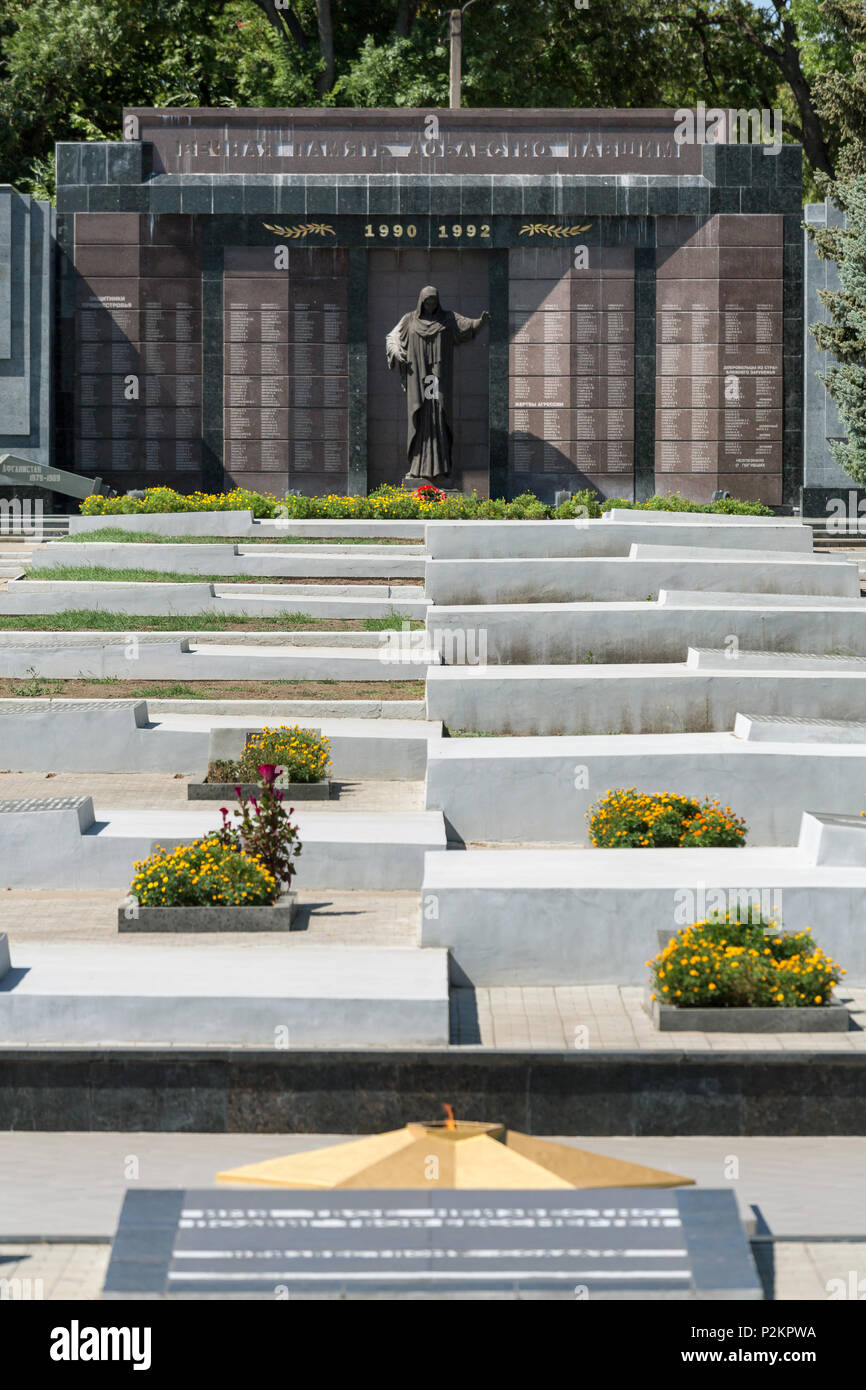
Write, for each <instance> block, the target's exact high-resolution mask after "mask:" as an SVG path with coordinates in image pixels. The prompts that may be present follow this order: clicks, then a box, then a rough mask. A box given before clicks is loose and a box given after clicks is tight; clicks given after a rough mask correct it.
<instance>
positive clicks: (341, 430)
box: [289, 407, 348, 441]
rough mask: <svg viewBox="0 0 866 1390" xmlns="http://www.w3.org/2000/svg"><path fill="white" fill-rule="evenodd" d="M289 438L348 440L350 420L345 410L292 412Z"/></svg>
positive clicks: (303, 410) (300, 410)
mask: <svg viewBox="0 0 866 1390" xmlns="http://www.w3.org/2000/svg"><path fill="white" fill-rule="evenodd" d="M289 438H290V439H294V440H296V441H297V440H300V439H320V440H334V439H346V438H348V418H347V415H346V411H345V410H310V409H307V408H304V407H301V408H300V409H296V410H292V412H291V414H290V418H289Z"/></svg>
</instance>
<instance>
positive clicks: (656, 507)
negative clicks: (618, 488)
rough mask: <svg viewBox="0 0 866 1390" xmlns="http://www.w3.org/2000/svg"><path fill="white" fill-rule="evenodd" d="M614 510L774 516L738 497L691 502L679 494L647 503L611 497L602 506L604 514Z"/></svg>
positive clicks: (650, 498)
mask: <svg viewBox="0 0 866 1390" xmlns="http://www.w3.org/2000/svg"><path fill="white" fill-rule="evenodd" d="M614 508H618V509H621V508H629V509H631V510H632V511H644V512H711V513H714V514H715V515H722V516H772V515H773V509H772V507H766V506H764V503H763V502H742V501H740V499H739V498H737V497H728V498H724V499H722V500H721V501H719V502H690V501H689V500H688V498H686V497H682V496H681V495H680V493H678V492H668V493H666V494H665V495H664V496H661V494H659V493H655V494H654V495H653V496H652V497H648V498H647V499H646V501H645V502H629V501H628V500H627V498H623V497H609V498H608V499H607V500H606V501H604V502H602V504H601V510H602V511H603V512H610V511H613V510H614Z"/></svg>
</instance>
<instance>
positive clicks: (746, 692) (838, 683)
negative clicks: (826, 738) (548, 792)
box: [427, 661, 866, 735]
mask: <svg viewBox="0 0 866 1390" xmlns="http://www.w3.org/2000/svg"><path fill="white" fill-rule="evenodd" d="M864 708H866V672H863V671H862V670H861V668H860V667H859V665H858V664H854V663H852V665H851V666H849V667H846V668H845V669H844V670H830V671H825V670H816V669H812V670H809V669H806V670H797V669H785V668H784V667H780V668H779V669H777V670H771V671H768V670H760V669H758V670H755V669H749V668H748V667H747V666H746V665H744V664H743V663H742V662H737V661H731V662H728V663H727V666H726V667H719V668H718V669H714V670H696V669H693V668H691V667H689V666H687V665H686V663H685V662H681V663H677V662H670V663H661V662H659V663H650V662H647V663H645V664H631V665H629V664H622V665H598V666H595V665H593V666H588V665H580V666H564V665H562V666H436V667H431V668H430V670H429V672H428V675H427V717H428V719H441V720H442V722H443V723H444V724H446V725H447V726H448V728H450V729H464V730H468V731H471V732H475V733H488V734H533V735H536V734H635V733H643V734H649V733H657V734H668V733H706V732H710V731H713V730H724V731H728V730H730V729H732V728H733V726H734V721H735V719H736V717H737V714H738V713H739V711H740V710H743V709H747V710H749V711H751V712H752V713H753V714H768V715H772V714H784V715H793V716H797V717H801V716H802V717H805V718H808V717H810V716H814V715H816V714H820V716H821V717H822V718H827V719H859V718H860V717H861V716H862V714H863V710H864Z"/></svg>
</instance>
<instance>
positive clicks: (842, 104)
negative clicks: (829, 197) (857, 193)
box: [810, 0, 866, 201]
mask: <svg viewBox="0 0 866 1390" xmlns="http://www.w3.org/2000/svg"><path fill="white" fill-rule="evenodd" d="M820 11H821V18H822V20H823V24H824V36H823V42H822V43H821V46H820V49H818V51H817V52H815V53H814V60H813V72H814V84H813V90H814V100H815V107H816V109H817V111H818V114H819V116H820V118H821V121H822V124H823V126H824V128H825V130H826V131H827V133H828V137H829V138H830V139H831V141H832V144H833V146H834V149H835V151H836V158H835V173H836V178H837V180H838V181H841V182H846V181H848V180H850V179H852V178H856V177H857V176H858V175H860V174H866V64H864V61H863V60H864V53H866V0H825V2H824V3H823V4H822V5H821V6H820ZM812 52H813V50H812V49H810V54H811V53H812ZM824 185H825V186H824V191H829V192H831V193H833V196H834V197H835V196H836V194H835V191H834V190H833V188H832V186H827V184H826V181H824ZM836 201H838V198H837V199H836Z"/></svg>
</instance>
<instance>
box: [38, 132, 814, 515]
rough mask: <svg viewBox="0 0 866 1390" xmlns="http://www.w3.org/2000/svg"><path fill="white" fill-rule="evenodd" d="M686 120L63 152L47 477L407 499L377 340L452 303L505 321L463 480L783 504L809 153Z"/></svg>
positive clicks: (471, 421)
mask: <svg viewBox="0 0 866 1390" xmlns="http://www.w3.org/2000/svg"><path fill="white" fill-rule="evenodd" d="M677 130H678V124H677V120H676V113H675V112H674V111H673V110H629V111H615V110H610V111H593V110H565V111H557V110H504V109H503V110H472V109H467V108H463V109H455V110H439V111H421V110H393V111H392V110H346V109H339V108H333V109H327V110H313V109H303V110H239V109H222V108H221V109H215V110H204V109H202V110H184V109H175V108H172V109H166V110H149V109H130V110H127V111H126V112H125V113H124V133H125V136H126V138H125V139H124V140H123V141H118V142H114V143H112V142H89V143H63V144H60V145H58V151H57V153H58V158H57V227H56V235H57V241H58V243H59V247H60V252H61V254H60V257H59V264H58V293H57V297H56V298H57V321H56V325H55V327H56V332H57V340H58V362H59V378H58V381H57V390H56V434H55V442H56V457H55V463H56V465H57V466H58V467H60V468H64V469H69V470H73V471H76V472H80V473H85V474H88V475H91V476H95V477H99V478H102V479H104V480H105V482H106V484H107V485H109V486H111V487H113V488H115V489H116V490H117V491H125V490H127V489H129V488H136V487H142V486H149V485H153V484H156V483H165V484H170V485H172V486H174V487H176V488H178V489H180V490H182V491H185V492H189V491H192V490H193V489H196V488H202V489H206V490H217V489H223V488H230V487H233V486H245V487H251V488H255V489H262V490H265V491H268V492H272V493H276V494H278V495H279V494H282V493H283V492H285V491H286V490H289V489H292V490H299V491H301V492H304V493H311V494H314V493H326V492H346V491H349V492H366V491H368V490H370V489H372V488H373V487H375V486H377V485H379V484H381V483H400V482H401V481H402V479H403V477H404V476H405V475H406V473H407V471H413V470H411V469H410V468H409V467H407V418H406V408H407V401H406V397H405V396H404V395H403V393H402V392H401V391H400V390H399V387H398V383H397V381H396V379H395V375H394V374H393V373H391V372H389V363H388V356H387V355H386V351H385V340H386V337H387V335H388V334H389V333H390V332H391V330H392V329H393V328H394V326H395V325H396V324H398V323H399V321H400V320H401V319H402V318H403V316H404V315H405V314H407V312H410V311H412V310H414V309H415V308H416V306H417V301H418V296H419V292H420V290H421V289H422V288H424V287H435V289H436V291H437V293H438V295H439V299H440V303H441V305H443V306H444V307H445V308H446V309H453V310H456V311H458V312H459V314H460V315H461V316H463V318H465V319H468V320H472V321H477V320H480V319H482V318H483V316H485V315H489V322H485V324H484V327H483V331H480V332H478V333H477V335H476V336H474V338H473V339H472V340H471V341H466V342H463V343H461V345H460V346H459V347H458V348H457V349H456V352H455V361H454V371H453V391H452V392H451V397H452V398H451V400H450V401H449V403H448V405H449V409H448V419H449V425H450V428H451V430H452V433H453V441H452V450H451V469H450V473H449V475H448V476H449V482H448V486H449V487H451V488H459V489H463V490H466V491H469V490H471V489H473V488H475V489H477V491H478V493H479V494H481V495H488V494H492V495H497V496H501V495H515V494H516V493H519V492H523V491H526V490H531V491H533V492H535V493H537V494H538V495H539V496H540V497H542V498H543V499H544V500H547V501H549V500H552V499H553V498H554V496H555V495H556V493H557V492H561V491H575V490H578V489H580V488H584V487H587V486H593V487H595V488H597V489H598V490H599V491H600V492H602V493H603V494H605V495H606V496H624V497H631V496H635V497H637V498H642V497H645V496H648V495H649V494H651V493H652V492H654V491H657V490H658V491H665V492H669V491H673V490H676V489H678V490H679V491H681V492H682V493H683V494H684V495H685V496H687V497H690V498H694V499H696V500H707V499H709V498H710V497H711V496H712V494H713V493H714V492H715V491H717V490H719V489H723V490H726V491H729V492H730V493H732V494H733V495H735V496H739V497H744V498H760V499H761V500H762V501H764V502H766V503H769V504H779V503H784V502H789V503H790V502H795V501H796V500H797V497H798V494H799V487H800V484H801V482H802V453H803V450H802V394H803V389H802V387H803V383H802V370H803V292H802V290H803V286H802V275H803V243H802V233H801V218H802V210H801V150H800V147H799V146H796V145H783V146H782V147H781V148H779V147H775V148H769V147H767V146H763V145H760V144H755V145H747V144H740V143H736V144H733V143H731V144H718V143H706V142H704V141H702V139H700V138H696V139H695V140H693V141H692V142H691V143H689V142H686V143H683V142H682V141H681V139H680V138H679V137H678V135H677ZM697 137H700V132H699V131H697Z"/></svg>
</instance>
